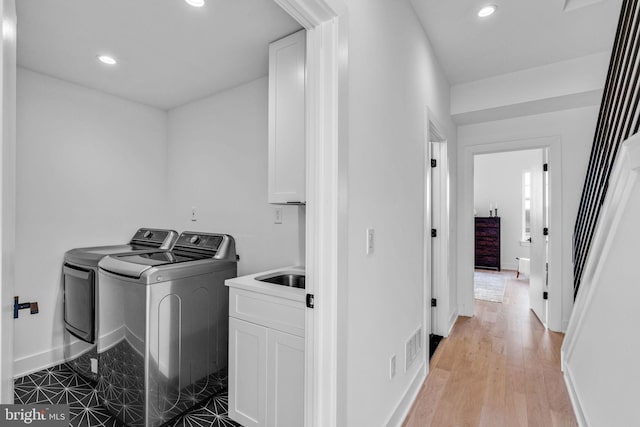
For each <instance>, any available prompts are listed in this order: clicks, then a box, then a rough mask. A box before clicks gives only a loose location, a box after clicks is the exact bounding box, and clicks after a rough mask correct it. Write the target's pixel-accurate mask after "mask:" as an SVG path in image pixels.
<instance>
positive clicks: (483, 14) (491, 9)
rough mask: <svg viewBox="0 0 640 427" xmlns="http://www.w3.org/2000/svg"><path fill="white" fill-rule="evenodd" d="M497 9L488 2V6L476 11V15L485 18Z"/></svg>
mask: <svg viewBox="0 0 640 427" xmlns="http://www.w3.org/2000/svg"><path fill="white" fill-rule="evenodd" d="M496 9H498V6H496V5H495V4H490V5H488V6H485V7H483V8H482V9H480V10H479V11H478V16H479V17H480V18H486V17H487V16H489V15H493V13H494V12H495V11H496Z"/></svg>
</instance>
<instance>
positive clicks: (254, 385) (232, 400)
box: [229, 317, 267, 427]
mask: <svg viewBox="0 0 640 427" xmlns="http://www.w3.org/2000/svg"><path fill="white" fill-rule="evenodd" d="M266 396H267V328H265V327H264V326H259V325H256V324H253V323H249V322H245V321H244V320H238V319H234V318H233V317H230V318H229V417H231V419H233V420H235V421H237V422H239V423H240V424H242V425H243V426H244V427H251V426H265V425H267V399H266Z"/></svg>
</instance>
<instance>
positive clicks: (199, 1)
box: [184, 0, 204, 7]
mask: <svg viewBox="0 0 640 427" xmlns="http://www.w3.org/2000/svg"><path fill="white" fill-rule="evenodd" d="M184 1H186V2H187V3H188V4H190V5H191V6H193V7H202V6H204V0H184Z"/></svg>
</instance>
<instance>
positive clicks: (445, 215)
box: [423, 107, 455, 373]
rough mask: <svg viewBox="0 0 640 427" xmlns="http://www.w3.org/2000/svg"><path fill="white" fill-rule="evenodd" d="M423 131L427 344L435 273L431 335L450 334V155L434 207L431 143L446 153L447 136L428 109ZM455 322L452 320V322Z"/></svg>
mask: <svg viewBox="0 0 640 427" xmlns="http://www.w3.org/2000/svg"><path fill="white" fill-rule="evenodd" d="M424 122H425V130H424V132H425V133H424V138H425V143H424V165H425V167H424V180H423V188H424V230H423V236H424V243H423V247H424V249H423V253H424V266H423V278H424V279H423V289H424V290H423V293H424V301H423V325H424V326H423V331H424V332H423V335H424V336H423V342H425V343H429V345H430V340H429V334H430V333H431V328H432V325H431V322H432V308H431V298H432V297H433V295H432V277H433V276H432V274H431V272H432V271H433V272H434V275H435V277H437V278H438V279H437V280H436V281H435V282H436V283H435V286H436V288H435V294H436V295H437V296H438V308H439V310H436V316H437V318H436V326H437V330H434V333H436V332H437V334H438V335H442V336H444V337H446V336H448V335H449V331H450V329H451V326H452V325H453V321H450V319H449V318H448V317H449V316H448V313H449V312H450V311H451V309H450V308H451V301H450V300H449V295H450V292H449V288H450V286H451V284H450V281H449V280H450V275H449V228H450V219H449V213H450V202H451V201H450V198H449V197H450V192H449V190H450V189H449V182H450V178H449V167H448V159H449V156H448V155H447V156H445V159H444V161H440V163H439V165H438V167H439V168H440V169H438V173H439V174H440V180H439V182H440V191H441V194H444V195H445V203H442V204H439V206H437V207H434V206H433V203H432V202H433V197H432V196H433V194H432V174H433V168H432V167H431V164H430V163H431V158H432V156H433V152H432V143H441V144H442V145H443V146H444V149H445V150H448V144H447V135H446V133H445V128H444V126H442V125H441V124H440V122H439V121H438V120H437V118H436V117H435V115H434V114H433V112H432V111H431V110H430V109H429V108H428V107H427V108H425V121H424ZM432 135H436V136H437V138H432ZM434 208H437V209H438V210H439V215H440V222H441V224H440V229H439V230H438V233H439V234H438V237H437V239H438V240H437V241H436V242H435V243H434V240H433V238H432V237H431V229H432V228H433V215H432V212H433V209H434ZM436 245H437V250H438V251H439V255H440V258H439V262H438V263H436V264H437V265H434V263H433V262H432V257H433V253H434V249H436ZM454 320H455V319H454ZM425 357H426V359H427V363H426V364H425V365H426V367H427V373H428V372H429V370H428V367H429V363H428V358H429V352H425Z"/></svg>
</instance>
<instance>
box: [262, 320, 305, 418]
mask: <svg viewBox="0 0 640 427" xmlns="http://www.w3.org/2000/svg"><path fill="white" fill-rule="evenodd" d="M303 425H304V338H302V337H298V336H295V335H291V334H287V333H285V332H280V331H276V330H275V329H269V330H268V332H267V426H268V427H300V426H303Z"/></svg>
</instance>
